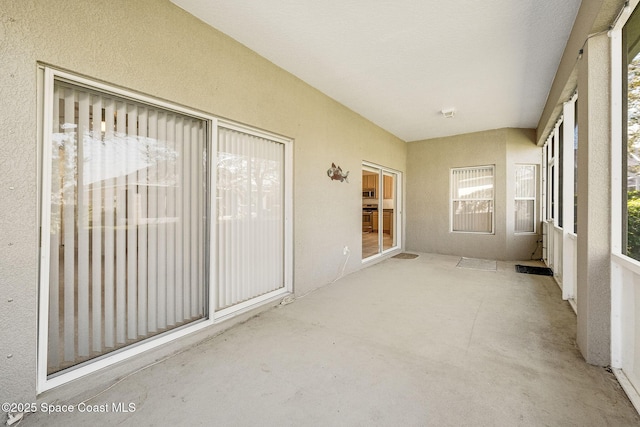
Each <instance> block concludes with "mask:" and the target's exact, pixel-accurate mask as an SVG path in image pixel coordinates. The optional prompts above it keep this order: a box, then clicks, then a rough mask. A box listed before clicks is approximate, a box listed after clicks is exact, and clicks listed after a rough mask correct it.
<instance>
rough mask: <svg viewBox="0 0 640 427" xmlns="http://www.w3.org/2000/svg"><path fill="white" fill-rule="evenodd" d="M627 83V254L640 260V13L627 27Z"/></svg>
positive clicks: (625, 30)
mask: <svg viewBox="0 0 640 427" xmlns="http://www.w3.org/2000/svg"><path fill="white" fill-rule="evenodd" d="M623 34H624V35H623V37H624V52H623V56H624V58H625V61H626V64H625V67H626V69H627V82H626V94H625V95H624V98H626V100H627V103H626V132H624V135H625V137H626V153H627V158H626V177H625V180H624V181H623V182H626V190H627V200H626V201H625V202H626V205H625V206H623V211H624V212H625V213H626V217H627V218H626V224H625V225H626V230H625V235H624V236H623V241H624V242H626V254H627V255H629V256H630V257H632V258H635V259H637V260H640V192H639V190H640V43H638V40H639V36H640V9H636V11H635V12H634V13H633V14H632V15H631V18H630V19H629V21H628V22H627V24H626V25H625V27H624V32H623Z"/></svg>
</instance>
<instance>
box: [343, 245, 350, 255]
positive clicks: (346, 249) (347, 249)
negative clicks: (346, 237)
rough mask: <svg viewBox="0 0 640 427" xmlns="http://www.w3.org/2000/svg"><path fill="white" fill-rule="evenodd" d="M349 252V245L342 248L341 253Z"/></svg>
mask: <svg viewBox="0 0 640 427" xmlns="http://www.w3.org/2000/svg"><path fill="white" fill-rule="evenodd" d="M348 253H349V246H345V247H344V248H342V255H346V254H348Z"/></svg>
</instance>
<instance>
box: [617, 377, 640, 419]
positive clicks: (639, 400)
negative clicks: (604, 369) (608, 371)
mask: <svg viewBox="0 0 640 427" xmlns="http://www.w3.org/2000/svg"><path fill="white" fill-rule="evenodd" d="M612 371H613V375H615V376H616V379H617V380H618V382H619V383H620V386H621V387H622V389H623V390H624V392H625V393H626V394H627V397H628V398H629V400H630V401H631V404H632V405H633V407H634V408H636V412H638V414H640V393H638V390H637V389H636V388H635V387H634V386H633V384H632V383H631V381H629V378H627V375H626V374H625V373H624V371H623V370H622V369H617V368H613V369H612Z"/></svg>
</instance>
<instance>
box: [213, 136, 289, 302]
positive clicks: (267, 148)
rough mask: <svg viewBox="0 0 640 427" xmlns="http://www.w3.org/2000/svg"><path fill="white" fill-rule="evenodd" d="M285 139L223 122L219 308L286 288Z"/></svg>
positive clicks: (219, 187)
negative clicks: (229, 127) (236, 128)
mask: <svg viewBox="0 0 640 427" xmlns="http://www.w3.org/2000/svg"><path fill="white" fill-rule="evenodd" d="M284 153H285V147H284V144H282V143H280V142H277V141H273V140H270V139H268V138H263V137H260V136H256V135H253V134H249V133H245V132H242V131H238V130H233V129H228V128H224V127H219V129H218V154H217V159H218V164H217V194H216V197H217V209H218V212H217V228H218V229H217V239H218V248H217V268H216V271H217V283H216V287H215V292H216V310H219V309H224V308H227V307H231V306H234V305H236V304H238V303H241V302H244V301H248V300H250V299H252V298H255V297H258V296H260V295H264V294H267V293H269V292H271V291H275V290H277V289H282V288H284V287H285V274H284V269H285V259H284V254H285V241H284V238H285V237H284V236H285V233H284V184H285V182H284V160H285V159H284Z"/></svg>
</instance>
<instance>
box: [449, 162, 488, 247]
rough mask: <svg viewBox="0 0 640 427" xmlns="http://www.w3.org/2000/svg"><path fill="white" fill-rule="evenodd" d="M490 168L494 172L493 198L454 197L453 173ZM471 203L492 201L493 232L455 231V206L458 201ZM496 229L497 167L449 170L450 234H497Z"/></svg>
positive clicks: (482, 166)
mask: <svg viewBox="0 0 640 427" xmlns="http://www.w3.org/2000/svg"><path fill="white" fill-rule="evenodd" d="M488 167H490V168H491V171H492V176H491V177H492V178H493V182H492V185H493V197H492V198H479V199H458V198H454V197H453V171H455V170H473V169H486V168H488ZM461 200H462V201H465V200H466V201H470V200H478V201H482V200H489V201H491V203H492V205H491V231H465V230H454V229H453V217H454V214H455V213H454V206H455V202H456V201H461ZM495 229H496V165H479V166H468V167H455V168H451V169H450V170H449V232H451V233H465V234H487V235H491V234H495Z"/></svg>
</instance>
